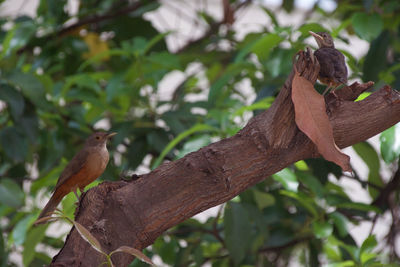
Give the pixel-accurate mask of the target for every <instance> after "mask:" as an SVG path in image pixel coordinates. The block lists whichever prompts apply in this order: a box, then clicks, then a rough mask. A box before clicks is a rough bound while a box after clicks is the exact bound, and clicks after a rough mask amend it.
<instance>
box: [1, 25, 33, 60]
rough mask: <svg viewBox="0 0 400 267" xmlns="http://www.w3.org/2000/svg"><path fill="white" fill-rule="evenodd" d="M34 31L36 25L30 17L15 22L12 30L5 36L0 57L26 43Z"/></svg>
mask: <svg viewBox="0 0 400 267" xmlns="http://www.w3.org/2000/svg"><path fill="white" fill-rule="evenodd" d="M35 32H36V26H35V25H34V24H33V20H32V19H29V20H25V21H22V22H20V23H17V24H16V25H15V26H14V28H13V29H12V30H10V31H8V33H7V35H6V37H5V40H4V42H3V49H2V52H1V53H0V58H3V57H4V56H6V55H10V54H11V53H12V52H14V51H16V50H17V49H19V48H21V47H23V46H24V45H26V44H27V42H28V41H29V39H30V38H31V37H32V36H33V35H34V34H35Z"/></svg>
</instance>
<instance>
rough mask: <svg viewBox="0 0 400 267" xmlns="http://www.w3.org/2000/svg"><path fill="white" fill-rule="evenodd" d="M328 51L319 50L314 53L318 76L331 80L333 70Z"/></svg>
mask: <svg viewBox="0 0 400 267" xmlns="http://www.w3.org/2000/svg"><path fill="white" fill-rule="evenodd" d="M329 50H330V49H326V48H320V49H318V50H317V51H315V52H314V55H315V56H316V57H317V59H318V63H319V65H320V70H319V76H321V77H323V78H331V77H333V75H334V73H335V68H334V66H333V64H332V57H331V56H330V51H329Z"/></svg>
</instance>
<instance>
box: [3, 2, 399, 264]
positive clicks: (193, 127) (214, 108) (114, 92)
mask: <svg viewBox="0 0 400 267" xmlns="http://www.w3.org/2000/svg"><path fill="white" fill-rule="evenodd" d="M1 2H3V1H1ZM68 2H70V1H66V0H59V1H50V0H40V2H39V5H38V7H37V9H36V16H35V17H33V18H32V17H28V16H24V15H17V16H15V17H6V16H3V17H2V18H0V24H1V29H0V44H1V49H0V100H1V102H0V217H1V220H0V231H1V235H0V266H16V265H20V262H22V264H23V266H42V265H43V264H46V263H49V262H50V259H51V258H50V256H49V255H48V254H47V253H48V252H47V250H45V248H52V249H55V250H58V249H59V248H60V247H61V246H62V241H61V239H62V238H63V234H61V235H60V234H58V233H52V234H51V235H49V232H48V231H46V230H47V227H48V226H40V227H32V223H33V221H34V219H35V218H36V216H37V215H38V213H39V211H40V208H41V207H42V205H43V202H44V201H47V199H48V197H49V195H50V191H51V189H52V188H54V185H55V183H56V181H57V178H58V175H59V174H60V172H61V171H62V169H63V168H64V167H65V165H66V163H67V162H68V160H69V159H71V158H72V156H73V155H74V153H76V152H77V151H78V149H79V148H80V146H81V145H82V141H83V140H84V139H85V137H87V136H88V135H89V134H90V133H91V132H92V131H93V130H94V129H98V128H100V129H103V128H104V129H105V130H111V131H116V132H118V135H117V136H115V137H114V138H113V140H112V142H111V144H110V145H109V147H110V151H111V158H112V159H113V160H111V162H110V164H109V165H108V167H107V170H106V172H105V173H104V174H103V175H102V178H101V179H109V180H113V179H114V180H115V179H120V178H121V176H122V177H124V178H127V177H129V175H130V174H131V173H133V172H135V171H137V170H138V168H154V167H156V166H157V165H158V164H160V163H161V162H162V161H163V160H164V159H168V160H174V159H177V158H179V157H183V156H184V155H185V154H187V153H189V152H192V151H196V150H197V149H199V148H201V147H203V146H205V145H207V144H209V143H211V142H213V141H216V140H220V139H222V138H226V137H229V136H232V135H234V134H235V133H236V132H237V131H238V130H239V129H241V128H242V127H243V126H244V125H245V124H246V122H247V121H248V119H249V118H250V117H251V116H253V115H255V114H257V113H259V112H261V111H262V110H265V109H267V108H268V107H269V106H270V105H271V103H272V102H273V100H274V98H275V96H276V95H277V93H278V92H279V88H280V86H282V84H283V83H284V81H285V79H286V77H287V75H288V74H289V72H290V70H291V62H292V58H293V55H294V54H295V53H296V52H297V51H298V50H299V49H304V47H305V45H306V44H305V40H306V39H307V38H309V34H308V31H309V30H313V31H320V30H328V31H330V32H332V35H333V36H334V37H335V38H336V39H338V40H339V39H340V40H341V41H342V42H345V43H347V44H350V42H351V40H357V39H361V40H364V41H367V42H369V43H370V46H369V49H368V51H367V53H366V54H365V55H363V56H362V57H361V58H356V57H355V56H354V51H352V49H353V48H354V49H356V47H354V46H349V48H347V49H344V50H343V52H344V53H345V55H346V57H347V63H348V66H349V68H350V70H351V72H350V73H351V77H350V78H352V79H353V78H354V79H357V80H360V79H361V80H362V81H368V80H373V81H375V82H376V86H377V88H378V87H380V86H381V85H382V84H389V85H391V86H393V87H394V88H399V87H400V63H399V62H400V61H399V55H400V38H399V35H400V32H399V29H400V27H399V26H400V16H398V14H399V12H400V4H399V2H398V1H397V0H387V1H370V0H364V1H352V0H347V1H340V2H339V3H337V6H336V8H334V9H333V10H332V11H329V12H327V11H325V10H324V9H323V8H321V7H320V6H319V4H320V2H324V1H318V2H316V4H315V5H314V6H313V7H312V8H311V9H310V10H308V11H307V12H303V11H302V14H303V16H300V18H299V20H298V22H297V23H296V24H293V25H289V26H288V23H283V21H281V19H280V18H279V16H278V17H277V14H279V13H287V14H288V15H290V16H292V15H294V14H296V13H298V12H300V11H299V10H298V9H295V4H294V2H295V1H294V0H285V1H282V5H281V6H278V7H275V8H271V7H269V6H263V5H262V4H261V2H262V1H254V2H253V3H251V1H235V0H231V1H229V2H230V4H231V6H232V9H234V10H237V13H236V16H237V19H238V18H240V17H241V16H243V14H245V13H246V12H247V11H246V9H249V8H250V6H252V8H256V9H258V10H259V11H261V12H262V14H263V15H264V21H265V24H264V25H260V28H259V30H258V31H250V32H246V34H245V35H244V36H243V37H242V38H238V37H237V36H238V35H237V32H236V28H235V27H229V26H227V25H225V24H224V21H222V22H221V21H219V20H218V18H217V17H215V12H210V10H209V9H207V8H205V7H206V6H204V5H201V4H200V2H199V4H197V9H196V10H195V11H194V12H189V11H190V9H191V8H192V9H193V6H192V5H189V4H185V3H184V1H178V0H176V1H164V2H163V3H161V4H160V3H158V2H157V1H151V0H147V1H111V0H96V1H94V0H87V1H79V6H78V9H77V11H76V13H74V14H71V12H70V9H69V8H67V4H68ZM167 2H168V3H167ZM217 2H218V1H215V3H214V5H215V4H216V3H217ZM218 3H219V2H218ZM250 4H251V5H250ZM194 5H195V6H196V4H194ZM221 5H222V3H221ZM164 7H166V8H170V9H172V10H173V11H174V12H175V15H176V19H179V18H180V19H181V23H189V21H192V22H193V21H194V22H195V23H194V24H193V25H194V26H193V27H202V29H203V30H204V37H200V38H199V39H195V37H193V38H192V37H191V38H190V40H192V41H190V42H189V41H187V44H183V45H181V46H179V47H176V45H177V44H179V43H182V41H181V42H178V41H177V40H178V39H179V30H175V29H174V28H173V27H171V28H167V30H165V29H164V30H160V28H156V27H155V26H154V25H155V24H154V23H152V21H151V20H149V16H147V15H149V14H156V15H155V16H153V19H154V20H156V19H159V20H160V21H161V23H162V24H166V22H169V21H165V19H164V20H163V17H162V15H160V14H159V13H157V12H158V11H159V10H161V9H162V8H164ZM192 11H193V10H192ZM180 16H181V17H180ZM188 17H189V18H190V19H187V18H188ZM184 18H186V20H185V19H184ZM174 19H175V18H174ZM171 24H173V23H171ZM164 26H165V25H164ZM234 26H235V24H234ZM167 40H168V42H167ZM173 46H175V47H174V48H172V47H173ZM312 46H313V47H314V48H315V44H314V43H312ZM350 47H352V48H351V49H350ZM174 75H175V76H174ZM171 80H172V82H171ZM166 81H169V82H168V83H167V82H166ZM166 83H167V84H168V85H167V86H166V85H165V84H166ZM244 84H249V85H250V87H251V88H252V90H253V92H254V93H249V92H248V91H246V90H243V85H244ZM162 88H164V89H162ZM166 89H168V90H166ZM318 89H322V88H321V87H318ZM166 91H168V92H166ZM254 95H255V97H254ZM254 98H255V100H254ZM253 100H254V101H253ZM399 144H400V133H399V125H397V126H394V127H392V128H390V129H388V130H386V131H385V132H384V133H383V134H382V135H381V136H380V149H379V148H378V149H377V147H375V146H371V145H370V144H369V143H368V142H363V143H360V144H357V145H355V146H354V150H355V151H356V153H357V154H358V155H359V156H360V159H361V161H362V162H364V163H365V166H366V167H367V170H368V171H367V175H365V174H362V175H361V174H358V173H355V175H354V177H347V178H344V177H342V173H341V171H340V169H339V167H337V166H336V165H334V164H333V163H329V162H326V161H324V160H323V159H307V160H305V161H300V162H297V163H296V164H294V165H293V166H289V167H288V168H286V169H284V170H282V171H280V172H279V173H277V174H275V175H273V176H272V179H271V178H268V177H265V178H266V179H265V181H263V182H261V183H259V184H257V185H255V186H254V187H252V188H250V189H248V190H246V191H245V192H243V193H241V194H240V195H239V196H238V197H236V198H235V199H233V200H232V201H230V202H228V203H226V204H225V205H223V206H221V207H220V211H219V212H218V214H217V215H216V216H210V217H209V218H208V219H207V220H206V221H205V222H202V223H200V222H199V221H198V220H196V219H194V218H192V219H189V220H187V221H185V222H183V223H181V224H179V225H178V226H176V227H174V228H173V229H170V230H169V231H168V232H167V233H165V234H164V235H163V236H161V237H160V238H159V239H157V240H156V241H155V243H154V244H153V245H152V246H151V247H150V248H149V249H147V251H146V254H147V255H149V256H153V255H158V256H159V257H160V258H161V260H162V261H163V262H164V263H165V264H168V265H170V266H202V265H204V264H205V263H210V264H211V266H216V267H217V266H287V265H289V264H290V263H291V262H292V263H293V262H295V263H298V264H299V265H303V266H322V265H323V266H327V265H329V266H398V264H400V261H399V254H398V253H399V251H400V248H398V247H397V248H396V246H395V239H396V236H398V231H399V229H400V227H399V223H400V222H399V219H398V218H396V214H399V207H400V205H399V204H400V203H399V202H400V200H399V197H398V196H399V191H400V190H399V186H398V185H399V183H398V182H397V181H399V180H400V173H399V171H397V172H396V170H397V168H398V160H399V154H400V145H399ZM356 170H357V168H356ZM383 170H386V172H388V173H391V176H390V179H389V180H387V179H386V180H385V179H383V178H382V173H383V172H382V171H383ZM343 179H352V180H353V182H354V183H355V184H356V185H357V186H358V187H357V188H359V189H357V190H360V191H365V192H366V194H367V195H369V196H370V198H371V201H370V202H368V203H360V202H354V201H352V198H351V197H352V196H351V194H352V192H351V191H349V190H345V188H344V187H343V186H342V184H341V181H342V180H343ZM97 183H98V182H96V183H94V184H93V185H92V186H94V185H95V184H97ZM74 201H75V200H74V196H73V195H72V194H71V195H69V196H67V197H66V198H65V199H64V200H63V202H62V208H63V210H64V212H65V213H66V214H69V215H71V216H72V214H73V210H74ZM384 215H387V216H388V217H389V218H390V220H389V221H390V222H391V223H392V225H391V226H390V227H388V230H387V232H386V235H385V236H384V237H382V236H380V237H379V239H378V237H377V236H376V235H375V232H374V231H373V228H374V225H375V223H376V222H377V221H379V220H380V219H381V218H382V217H383V216H384ZM365 222H369V223H370V224H369V225H370V228H371V229H372V230H371V232H370V233H369V234H368V233H365V235H364V236H365V238H363V240H364V241H363V242H361V243H357V242H356V241H355V238H354V236H353V235H352V233H351V229H352V227H353V226H356V225H360V224H361V223H365ZM55 236H56V237H55ZM358 240H360V238H359V237H358ZM378 243H379V244H380V245H379V246H378ZM38 244H42V246H37V245H38ZM396 249H397V250H396ZM11 255H14V256H13V257H12V258H11ZM18 255H19V256H18ZM18 257H20V258H22V259H21V260H20V261H18ZM142 265H143V263H141V262H139V261H137V260H135V261H134V262H133V263H132V264H131V266H142Z"/></svg>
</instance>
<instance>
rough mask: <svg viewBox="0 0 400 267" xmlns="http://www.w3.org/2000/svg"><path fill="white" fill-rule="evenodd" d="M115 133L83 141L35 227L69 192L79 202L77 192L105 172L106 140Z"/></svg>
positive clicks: (107, 156)
mask: <svg viewBox="0 0 400 267" xmlns="http://www.w3.org/2000/svg"><path fill="white" fill-rule="evenodd" d="M116 134H117V133H106V132H95V133H93V134H91V135H90V136H89V137H88V138H87V139H86V141H85V145H84V146H83V148H82V149H81V150H80V151H79V152H78V153H77V154H75V156H74V157H73V158H72V159H71V161H70V162H69V163H68V164H67V166H66V167H65V168H64V170H63V171H62V172H61V175H60V177H59V178H58V181H57V184H56V186H55V188H54V192H53V195H52V196H51V198H50V200H49V201H48V202H47V204H46V206H45V207H44V208H43V210H42V212H41V213H40V215H39V217H38V219H37V220H36V221H35V223H34V224H35V225H38V224H43V223H45V222H46V221H47V220H45V219H43V218H45V217H49V216H51V214H52V213H53V212H54V210H55V209H56V208H57V205H58V204H59V203H60V201H61V200H62V199H63V198H64V196H65V195H67V194H68V193H70V192H74V193H75V195H76V197H77V198H78V200H79V197H78V193H77V190H78V189H79V190H80V191H81V193H82V192H83V191H84V189H85V187H86V186H87V185H88V184H90V183H92V182H93V181H94V180H96V179H97V178H98V177H99V176H100V175H101V174H102V173H103V172H104V170H105V168H106V166H107V164H108V160H109V154H108V150H107V140H108V139H110V137H112V136H114V135H116Z"/></svg>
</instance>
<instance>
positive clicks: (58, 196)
mask: <svg viewBox="0 0 400 267" xmlns="http://www.w3.org/2000/svg"><path fill="white" fill-rule="evenodd" d="M63 197H64V195H63V194H62V193H61V192H60V191H59V190H56V191H55V192H54V193H53V195H52V196H51V198H50V200H49V202H47V204H46V206H45V207H44V208H43V210H42V212H41V213H40V215H39V217H38V218H37V220H36V221H35V223H34V225H38V224H43V223H46V222H47V220H42V221H39V220H40V219H42V218H44V217H49V216H51V214H52V213H53V211H54V210H55V209H56V208H57V206H58V203H60V201H61V200H62V198H63Z"/></svg>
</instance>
